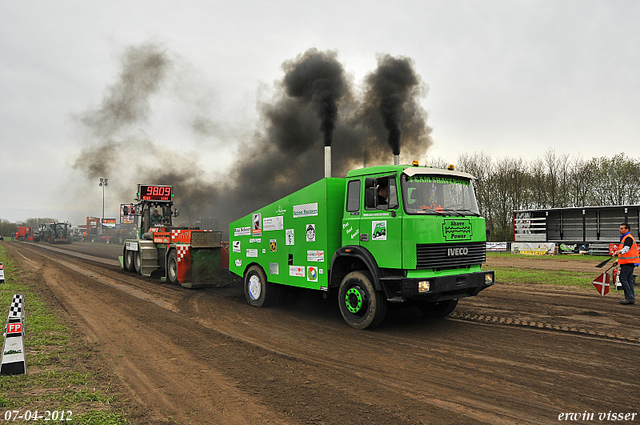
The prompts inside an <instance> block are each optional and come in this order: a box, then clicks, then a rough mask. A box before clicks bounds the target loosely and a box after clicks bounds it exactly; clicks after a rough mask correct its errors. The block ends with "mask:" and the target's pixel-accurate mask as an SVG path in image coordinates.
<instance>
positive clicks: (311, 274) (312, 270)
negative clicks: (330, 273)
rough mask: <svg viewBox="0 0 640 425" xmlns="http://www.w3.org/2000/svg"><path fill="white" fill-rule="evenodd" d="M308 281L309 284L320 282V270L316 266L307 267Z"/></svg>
mask: <svg viewBox="0 0 640 425" xmlns="http://www.w3.org/2000/svg"><path fill="white" fill-rule="evenodd" d="M307 281H308V282H317V281H318V268H317V267H316V266H309V267H307Z"/></svg>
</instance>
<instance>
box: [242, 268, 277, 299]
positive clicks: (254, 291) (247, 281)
mask: <svg viewBox="0 0 640 425" xmlns="http://www.w3.org/2000/svg"><path fill="white" fill-rule="evenodd" d="M279 289H280V288H278V286H277V285H276V284H274V283H269V282H267V276H266V275H265V274H264V270H262V267H260V266H255V265H254V266H251V267H249V270H247V273H246V274H245V275H244V297H245V298H246V299H247V302H248V303H249V305H252V306H254V307H268V306H270V305H272V304H273V303H274V302H275V300H276V299H277V297H278V290H279Z"/></svg>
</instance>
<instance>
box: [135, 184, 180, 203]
mask: <svg viewBox="0 0 640 425" xmlns="http://www.w3.org/2000/svg"><path fill="white" fill-rule="evenodd" d="M171 198H173V189H172V186H159V185H151V184H139V185H138V197H137V199H138V200H139V201H159V202H171V200H172V199H171Z"/></svg>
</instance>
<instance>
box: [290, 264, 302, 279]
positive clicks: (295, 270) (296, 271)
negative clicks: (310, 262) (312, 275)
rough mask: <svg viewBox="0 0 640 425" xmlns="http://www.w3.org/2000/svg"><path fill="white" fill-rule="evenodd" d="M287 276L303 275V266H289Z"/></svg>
mask: <svg viewBox="0 0 640 425" xmlns="http://www.w3.org/2000/svg"><path fill="white" fill-rule="evenodd" d="M289 276H294V277H304V276H305V268H304V267H300V266H289Z"/></svg>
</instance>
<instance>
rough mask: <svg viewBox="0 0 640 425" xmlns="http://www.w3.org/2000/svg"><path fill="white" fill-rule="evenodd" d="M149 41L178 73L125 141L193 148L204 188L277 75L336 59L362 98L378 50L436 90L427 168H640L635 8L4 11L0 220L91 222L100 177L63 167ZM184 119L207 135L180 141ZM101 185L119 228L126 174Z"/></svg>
mask: <svg viewBox="0 0 640 425" xmlns="http://www.w3.org/2000/svg"><path fill="white" fill-rule="evenodd" d="M149 43H151V44H153V45H155V46H159V48H160V49H161V50H162V51H164V52H166V54H167V55H168V56H169V57H171V59H172V63H173V67H174V68H173V69H174V73H173V77H172V78H171V79H170V80H169V82H168V83H167V87H164V88H163V89H162V90H160V91H159V92H158V94H157V95H156V96H155V97H153V99H152V100H151V103H150V106H149V110H148V111H147V114H146V119H145V122H144V126H143V128H139V129H134V130H136V131H141V132H144V134H145V135H146V136H147V137H149V138H150V139H152V140H153V141H154V143H157V146H166V147H167V149H168V150H167V151H168V152H170V149H184V150H185V151H188V152H198V154H197V155H195V156H196V157H197V160H198V161H200V166H201V167H202V168H203V169H204V170H207V172H208V173H211V174H212V175H213V174H215V173H224V169H225V167H228V164H229V163H230V160H231V158H233V157H234V155H241V154H242V151H238V150H237V149H238V143H239V141H240V140H238V139H240V138H242V137H244V136H243V135H246V134H249V133H251V132H252V131H253V130H254V129H255V127H256V126H257V119H258V113H257V104H258V102H260V101H263V100H264V99H265V97H268V92H269V90H270V89H271V88H272V87H273V84H274V81H276V80H279V79H281V78H282V77H283V70H282V63H283V62H284V61H287V60H291V59H294V58H295V57H296V56H298V55H300V54H302V53H304V52H305V51H306V50H308V49H309V48H317V49H319V50H321V51H327V50H333V51H336V52H337V58H338V60H339V61H340V62H341V63H342V64H343V65H344V68H345V70H346V71H347V72H348V73H349V74H350V75H351V77H352V79H353V81H354V83H355V84H359V83H360V82H361V81H362V80H363V78H364V77H365V76H366V75H367V73H369V72H371V71H372V70H374V69H375V68H376V64H377V61H376V58H377V55H379V54H390V55H393V56H405V57H409V58H411V59H412V60H413V64H414V67H415V70H416V72H417V73H418V74H419V75H420V77H421V78H422V81H423V83H424V84H426V85H427V86H428V92H427V94H426V96H425V97H424V98H422V99H421V105H422V107H423V108H424V109H425V110H426V111H427V112H428V114H429V115H428V120H427V124H428V125H429V126H431V128H432V129H433V131H432V133H431V137H432V139H433V142H434V144H433V146H432V147H431V148H429V150H428V152H426V155H427V156H430V157H440V158H442V159H444V160H446V161H448V162H455V160H456V158H457V156H458V155H459V154H460V153H461V152H480V151H482V152H484V153H486V154H488V155H489V156H491V157H492V158H494V159H497V158H501V157H505V156H512V157H516V156H521V157H523V158H525V159H535V158H538V157H542V156H543V155H544V154H545V152H546V151H548V150H549V149H554V150H555V152H556V153H559V154H565V153H567V154H571V155H577V154H580V155H582V157H584V158H591V157H593V156H611V155H614V154H616V153H619V152H625V153H626V154H627V155H628V156H631V157H635V158H640V138H639V137H638V134H639V133H640V119H639V116H640V84H639V83H640V1H637V0H631V1H611V0H607V1H589V0H576V1H562V0H553V1H526V2H525V1H490V0H483V1H455V0H451V1H444V0H443V1H429V0H415V1H405V0H395V1H393V2H389V1H377V0H367V1H350V0H340V1H333V0H325V1H322V2H313V3H312V2H305V1H300V0H272V1H268V2H264V1H242V0H238V1H233V2H229V1H225V2H221V1H215V0H207V1H205V0H201V1H194V0H191V1H190V0H183V1H180V2H178V1H159V0H153V1H131V0H128V1H120V0H111V1H108V2H104V1H100V2H99V1H91V0H89V1H87V0H78V1H65V0H60V1H44V0H43V1H29V0H26V1H20V2H18V1H12V0H5V1H2V2H0V57H1V61H0V196H1V198H0V219H6V220H10V221H21V220H26V219H28V218H31V217H53V218H57V219H60V220H68V221H71V222H72V223H74V224H80V223H81V222H82V221H83V220H84V217H86V216H97V217H99V216H101V214H102V189H101V188H100V187H99V186H98V183H99V182H98V180H95V181H87V177H86V175H85V174H83V173H81V172H80V171H79V170H78V169H77V168H74V166H73V165H74V163H76V161H77V160H78V158H79V156H80V153H81V151H82V149H83V148H86V147H87V146H90V145H91V143H93V142H92V140H91V137H89V136H87V130H86V128H84V127H83V125H82V123H81V120H80V118H81V117H83V116H84V115H85V114H87V113H88V112H89V111H96V110H97V109H98V108H100V105H101V104H102V102H103V99H104V98H105V96H107V95H108V92H109V89H110V87H112V86H113V85H114V84H115V83H116V82H117V80H118V78H120V77H119V76H120V72H121V71H122V57H123V54H124V53H125V52H126V51H127V49H128V48H131V47H132V46H133V47H135V46H141V45H146V44H149ZM265 93H266V94H265ZM193 116H199V117H201V118H203V119H205V120H206V122H207V123H209V125H210V126H211V128H210V130H211V131H209V132H208V134H207V135H203V134H195V133H194V132H193V131H188V130H187V129H186V125H185V122H186V121H188V117H193ZM319 137H320V136H319ZM334 143H339V141H337V140H336V141H335V142H334ZM132 155H136V156H139V155H140V153H139V152H135V153H132ZM418 159H420V160H421V161H424V158H418ZM132 160H133V164H135V163H136V161H138V160H139V158H133V159H132ZM320 160H321V159H320ZM391 161H392V159H391V158H390V162H391ZM105 177H108V178H109V182H110V186H108V187H107V188H106V190H105V200H106V207H105V215H106V216H107V217H110V216H111V217H115V216H116V214H117V206H118V204H119V203H121V202H130V201H132V200H133V196H134V192H135V189H136V188H135V187H131V188H130V192H131V198H130V199H120V198H119V197H116V195H115V194H116V193H119V191H118V188H117V187H113V186H114V185H115V186H117V185H118V184H119V181H118V176H116V175H109V176H105ZM139 183H153V182H139ZM119 189H122V188H119ZM79 194H80V195H81V196H78V195H79ZM176 196H178V195H176Z"/></svg>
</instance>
